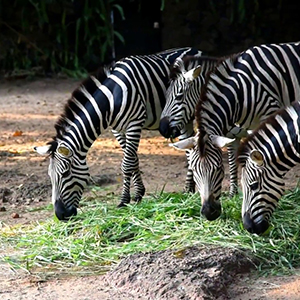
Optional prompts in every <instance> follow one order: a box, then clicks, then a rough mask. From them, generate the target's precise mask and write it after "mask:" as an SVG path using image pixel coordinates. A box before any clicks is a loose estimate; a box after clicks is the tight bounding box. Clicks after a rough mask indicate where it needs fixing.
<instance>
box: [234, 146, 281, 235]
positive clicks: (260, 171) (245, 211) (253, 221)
mask: <svg viewBox="0 0 300 300" xmlns="http://www.w3.org/2000/svg"><path fill="white" fill-rule="evenodd" d="M238 161H239V163H240V165H241V172H242V173H241V185H242V191H243V205H242V217H243V224H244V228H245V229H247V230H248V231H249V232H250V233H256V234H262V233H264V232H265V231H266V230H267V229H268V228H269V222H270V218H271V216H272V214H273V212H274V210H275V208H276V206H277V203H278V200H279V199H280V197H281V196H282V195H283V193H284V181H283V177H282V176H278V175H277V174H274V172H272V171H271V168H269V167H268V161H267V159H266V157H265V155H264V153H263V152H262V151H260V150H257V149H252V150H250V151H249V152H244V153H243V154H240V155H239V157H238Z"/></svg>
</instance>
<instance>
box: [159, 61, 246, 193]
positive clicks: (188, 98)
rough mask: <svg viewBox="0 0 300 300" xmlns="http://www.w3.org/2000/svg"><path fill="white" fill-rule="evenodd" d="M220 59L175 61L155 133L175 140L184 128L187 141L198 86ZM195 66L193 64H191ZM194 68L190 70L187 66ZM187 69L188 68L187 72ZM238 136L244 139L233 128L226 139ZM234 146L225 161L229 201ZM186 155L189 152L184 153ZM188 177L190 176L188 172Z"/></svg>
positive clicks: (235, 188) (232, 190) (235, 189)
mask: <svg viewBox="0 0 300 300" xmlns="http://www.w3.org/2000/svg"><path fill="white" fill-rule="evenodd" d="M221 59H222V58H214V57H205V56H201V57H200V58H195V57H193V56H188V57H185V58H184V59H181V58H178V59H176V61H175V63H174V65H173V66H172V68H171V73H170V79H171V81H170V85H169V87H168V89H167V92H166V105H165V108H164V109H163V111H162V114H161V119H160V123H159V131H160V133H161V135H163V136H164V137H166V138H171V139H173V138H176V137H178V136H179V135H180V134H181V132H182V130H184V128H189V129H190V128H191V129H192V130H191V131H190V133H189V134H188V137H191V136H192V135H194V128H193V122H194V118H195V108H196V105H197V103H198V100H199V98H200V93H201V89H202V86H203V85H204V83H205V78H206V76H207V75H208V74H209V72H212V71H213V70H214V68H215V67H216V66H217V65H218V64H219V63H220V61H221ZM195 63H196V64H195ZM193 65H196V66H195V67H194V68H192V69H191V66H193ZM188 66H189V68H188ZM237 133H239V136H244V135H245V133H244V132H243V133H242V132H241V130H240V129H239V128H233V129H232V130H231V132H230V133H229V136H231V137H233V136H236V134H237ZM180 144H181V142H179V143H172V144H170V145H171V146H173V147H174V148H179V149H180V147H178V145H180ZM237 146H238V142H237V143H234V144H233V145H230V146H229V147H228V161H229V170H230V172H229V173H230V191H229V196H230V197H233V196H234V195H235V194H237V192H238V174H237V173H238V172H237V165H236V162H235V161H236V151H237ZM187 155H189V151H187ZM190 176H191V177H192V176H193V174H192V170H191V175H190ZM196 183H197V187H198V189H201V188H200V186H201V180H200V181H198V180H196Z"/></svg>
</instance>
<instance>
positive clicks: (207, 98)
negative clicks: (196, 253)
mask: <svg viewBox="0 0 300 300" xmlns="http://www.w3.org/2000/svg"><path fill="white" fill-rule="evenodd" d="M296 95H300V44H299V43H286V44H268V45H261V46H256V47H253V48H250V49H248V50H246V51H244V52H242V53H240V54H236V55H232V56H231V57H228V58H226V59H224V60H223V61H222V62H221V63H220V65H219V66H217V67H216V69H215V70H214V72H212V73H211V74H210V75H209V76H208V78H207V80H206V83H205V85H204V89H203V91H202V93H201V96H200V101H199V103H198V104H197V107H196V114H195V116H196V121H197V128H198V131H199V136H198V138H197V140H196V143H197V148H195V149H194V150H192V151H191V153H190V159H191V160H196V163H195V164H196V165H197V168H196V169H195V171H194V177H196V176H198V177H200V175H201V174H204V173H208V174H209V175H208V176H206V182H204V183H203V186H207V185H209V187H210V190H209V191H206V193H207V195H206V196H205V197H206V198H205V199H203V200H202V202H204V203H205V206H207V207H208V208H210V209H207V210H206V217H208V218H209V219H211V216H210V214H213V215H214V216H218V215H220V213H221V210H220V211H219V213H218V214H217V213H215V206H216V205H215V204H214V202H215V201H218V199H217V198H216V197H214V195H215V194H216V193H217V191H219V190H220V186H221V181H222V180H219V178H220V176H221V177H224V175H222V174H221V172H222V169H221V168H220V166H217V164H212V163H210V161H212V158H211V155H212V153H214V154H213V155H214V157H213V159H216V160H217V162H219V161H221V158H222V151H221V149H220V148H222V147H224V146H226V145H229V144H230V143H232V141H233V139H229V138H227V137H226V135H227V134H228V132H230V130H231V129H232V127H234V126H239V127H240V128H243V129H244V130H253V129H255V128H256V127H257V126H258V125H259V124H260V123H261V122H262V121H264V120H265V119H266V118H267V117H268V116H270V115H271V114H272V113H273V112H276V111H278V109H279V108H281V107H284V106H287V105H289V104H290V102H291V101H290V99H295V96H296ZM195 152H199V153H195ZM216 157H217V158H216ZM195 172H197V173H200V175H196V174H195ZM216 173H219V174H220V176H217V175H216ZM214 178H218V180H214ZM199 192H200V194H201V197H202V194H203V191H199Z"/></svg>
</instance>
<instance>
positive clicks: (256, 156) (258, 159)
mask: <svg viewBox="0 0 300 300" xmlns="http://www.w3.org/2000/svg"><path fill="white" fill-rule="evenodd" d="M250 159H251V160H252V162H254V163H255V164H256V165H258V166H262V165H263V163H264V156H263V154H262V153H261V152H260V151H259V150H256V149H254V150H252V151H251V152H250Z"/></svg>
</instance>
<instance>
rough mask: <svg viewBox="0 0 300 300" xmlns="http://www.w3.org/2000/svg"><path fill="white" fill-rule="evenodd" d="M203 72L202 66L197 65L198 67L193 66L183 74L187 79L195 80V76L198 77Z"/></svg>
mask: <svg viewBox="0 0 300 300" xmlns="http://www.w3.org/2000/svg"><path fill="white" fill-rule="evenodd" d="M200 73H201V66H200V65H199V66H197V67H196V68H193V69H191V70H189V71H188V72H186V73H185V74H184V75H183V76H184V78H185V79H186V80H187V81H189V82H190V81H193V80H194V79H195V78H197V77H198V76H199V75H200Z"/></svg>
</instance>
